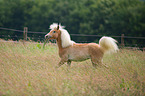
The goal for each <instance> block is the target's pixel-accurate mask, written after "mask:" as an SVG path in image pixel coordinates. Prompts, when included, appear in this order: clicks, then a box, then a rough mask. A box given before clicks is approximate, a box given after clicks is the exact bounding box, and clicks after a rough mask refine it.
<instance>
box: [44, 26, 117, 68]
mask: <svg viewBox="0 0 145 96" xmlns="http://www.w3.org/2000/svg"><path fill="white" fill-rule="evenodd" d="M64 28H65V27H64V26H61V24H57V23H53V24H51V25H50V29H51V30H50V32H49V33H48V34H46V35H45V38H46V39H47V40H51V39H56V42H57V45H58V49H59V57H60V58H61V60H60V62H59V63H58V65H57V68H59V67H60V66H61V65H63V64H64V63H66V62H67V65H68V66H70V65H71V62H72V61H84V60H87V59H91V62H92V65H93V66H94V67H95V68H97V67H98V66H104V67H107V66H106V65H105V64H103V56H104V54H105V53H114V52H117V51H118V50H119V49H118V46H117V44H116V43H117V41H116V40H115V39H113V38H111V37H106V36H103V37H102V38H101V39H100V40H99V44H96V43H75V42H74V41H72V40H71V38H70V35H69V33H68V31H67V30H66V29H64Z"/></svg>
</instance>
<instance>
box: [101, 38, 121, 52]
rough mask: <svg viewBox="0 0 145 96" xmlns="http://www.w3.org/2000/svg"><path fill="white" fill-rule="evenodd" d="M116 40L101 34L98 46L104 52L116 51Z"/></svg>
mask: <svg viewBox="0 0 145 96" xmlns="http://www.w3.org/2000/svg"><path fill="white" fill-rule="evenodd" d="M116 43H117V41H116V40H115V39H113V38H111V37H106V36H103V37H102V38H101V39H100V40H99V45H100V48H101V49H102V50H103V51H104V53H114V52H117V51H118V50H119V49H118V46H117V44H116Z"/></svg>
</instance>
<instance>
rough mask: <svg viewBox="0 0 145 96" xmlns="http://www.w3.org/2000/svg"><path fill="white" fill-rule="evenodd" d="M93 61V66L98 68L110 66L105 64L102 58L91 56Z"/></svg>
mask: <svg viewBox="0 0 145 96" xmlns="http://www.w3.org/2000/svg"><path fill="white" fill-rule="evenodd" d="M91 61H92V65H93V67H95V68H97V67H105V68H107V67H108V66H106V65H104V64H103V59H102V58H99V59H98V58H91Z"/></svg>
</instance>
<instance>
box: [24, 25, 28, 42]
mask: <svg viewBox="0 0 145 96" xmlns="http://www.w3.org/2000/svg"><path fill="white" fill-rule="evenodd" d="M27 32H28V27H24V33H23V36H24V40H27Z"/></svg>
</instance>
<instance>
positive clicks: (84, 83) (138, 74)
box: [0, 40, 145, 96]
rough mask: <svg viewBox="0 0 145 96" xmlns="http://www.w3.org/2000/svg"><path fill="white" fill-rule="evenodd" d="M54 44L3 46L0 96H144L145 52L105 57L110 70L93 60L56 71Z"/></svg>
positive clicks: (10, 43) (0, 45)
mask: <svg viewBox="0 0 145 96" xmlns="http://www.w3.org/2000/svg"><path fill="white" fill-rule="evenodd" d="M59 60H60V58H59V56H58V49H57V46H56V45H55V44H50V43H47V44H46V46H45V48H44V49H43V44H41V43H36V42H30V41H29V42H25V43H23V42H21V41H19V42H4V40H1V42H0V96H145V52H143V51H140V50H129V49H120V51H119V52H118V53H114V54H106V55H105V56H104V59H103V62H104V63H105V64H106V65H107V66H108V68H103V67H102V68H101V67H99V68H94V67H93V66H92V64H91V61H90V60H87V61H83V62H72V65H71V67H70V68H69V67H68V66H67V65H66V64H64V65H63V66H61V67H60V68H57V69H56V68H55V67H56V66H57V64H58V62H59Z"/></svg>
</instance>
